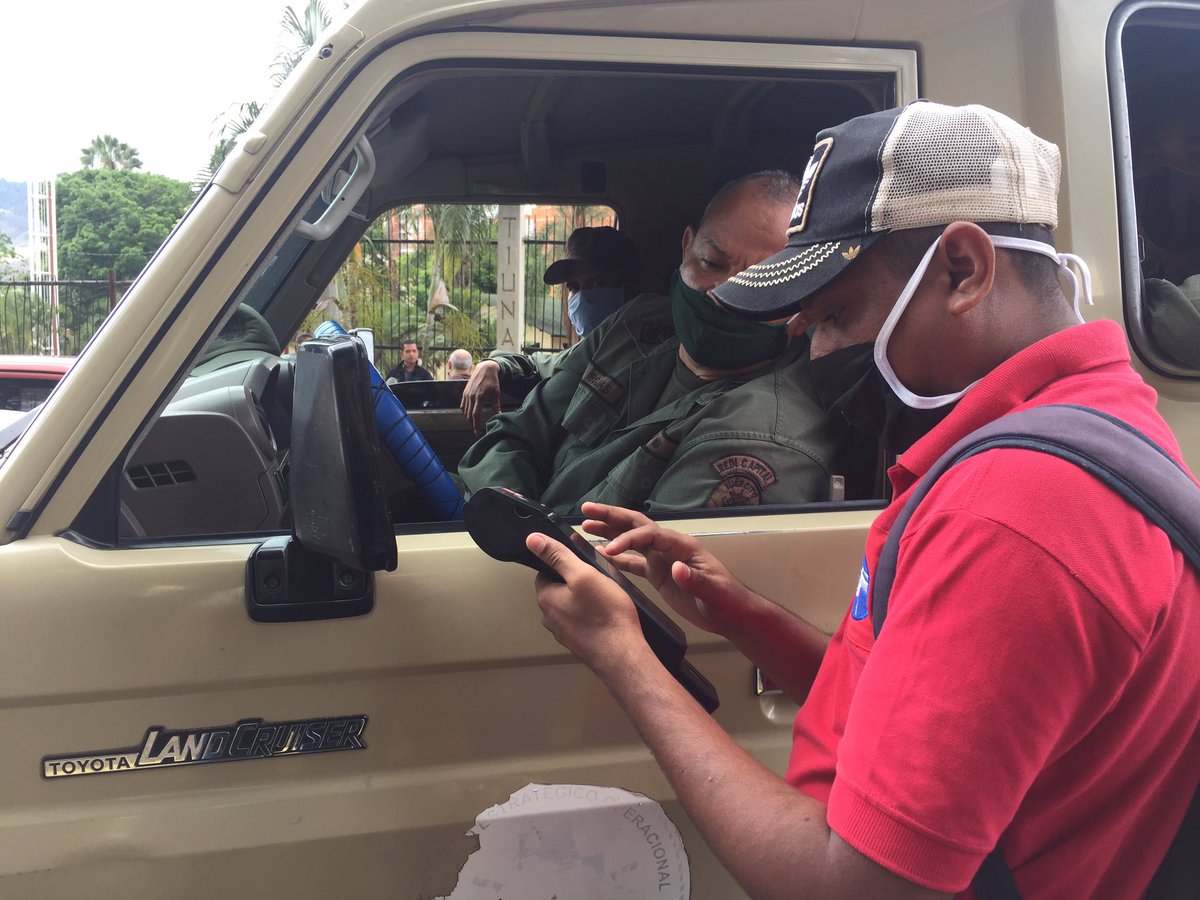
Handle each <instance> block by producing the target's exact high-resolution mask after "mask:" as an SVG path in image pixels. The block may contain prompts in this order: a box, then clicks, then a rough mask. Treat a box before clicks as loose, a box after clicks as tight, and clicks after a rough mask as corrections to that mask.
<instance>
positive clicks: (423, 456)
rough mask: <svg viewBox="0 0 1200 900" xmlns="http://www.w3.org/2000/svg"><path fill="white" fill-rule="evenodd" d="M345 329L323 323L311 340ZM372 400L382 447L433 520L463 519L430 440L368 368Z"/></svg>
mask: <svg viewBox="0 0 1200 900" xmlns="http://www.w3.org/2000/svg"><path fill="white" fill-rule="evenodd" d="M345 333H346V329H344V328H343V327H342V326H341V325H340V324H338V323H337V322H335V321H333V320H329V321H327V322H322V323H321V324H320V325H318V326H317V328H316V330H315V331H314V332H313V337H318V338H320V337H332V336H334V335H344V334H345ZM371 397H372V400H373V402H374V406H375V427H376V428H377V429H378V430H379V437H380V438H381V439H382V440H383V443H384V446H386V447H387V448H388V451H389V452H390V453H391V454H392V458H393V459H395V460H396V462H397V463H399V465H400V468H401V469H403V470H404V474H405V475H407V476H408V477H409V478H410V479H411V480H412V481H413V483H414V484H416V486H417V487H418V488H419V489H420V491H421V494H422V495H423V496H424V498H425V500H426V501H427V502H428V503H429V507H430V509H431V510H432V512H433V515H434V517H435V518H436V519H437V520H438V521H440V522H451V521H459V520H461V519H462V512H463V496H462V492H461V491H460V490H459V489H458V485H456V484H455V483H454V479H453V478H451V477H450V473H449V472H447V471H446V467H445V466H444V465H442V461H441V460H440V459H438V456H437V454H436V453H434V452H433V448H432V447H430V446H429V441H427V440H426V439H425V436H424V435H423V434H421V432H420V430H419V429H418V428H417V426H416V424H414V423H413V420H412V417H411V416H409V414H408V410H407V409H405V408H404V404H403V403H401V402H400V400H399V398H398V397H396V395H395V394H393V393H392V391H391V389H390V388H389V387H388V386H387V384H386V382H384V380H383V376H382V375H380V374H379V370H378V369H376V368H375V365H374V364H373V363H372V365H371Z"/></svg>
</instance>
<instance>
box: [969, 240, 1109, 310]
mask: <svg viewBox="0 0 1200 900" xmlns="http://www.w3.org/2000/svg"><path fill="white" fill-rule="evenodd" d="M991 238H992V244H993V245H995V246H997V247H1003V248H1004V249H1006V250H1028V251H1029V252H1030V253H1038V254H1040V255H1042V256H1045V257H1048V258H1050V259H1052V260H1054V261H1055V262H1056V263H1058V270H1059V272H1061V273H1062V274H1063V275H1065V276H1066V278H1067V280H1068V281H1070V282H1071V304H1072V306H1074V308H1075V317H1076V318H1077V319H1079V321H1080V323H1083V322H1085V321H1087V320H1086V319H1084V317H1083V310H1081V309H1080V306H1079V298H1080V287H1082V288H1083V290H1082V294H1083V299H1084V300H1086V301H1087V305H1088V306H1095V305H1096V301H1095V300H1093V299H1092V273H1091V271H1090V270H1089V269H1088V267H1087V263H1085V262H1084V261H1083V259H1082V257H1079V256H1076V255H1075V254H1074V253H1059V252H1058V250H1057V249H1055V248H1054V247H1053V246H1051V245H1050V244H1047V243H1044V242H1042V241H1031V240H1029V239H1028V238H1016V237H1000V236H996V235H991ZM1072 266H1074V268H1072ZM1076 270H1078V274H1076Z"/></svg>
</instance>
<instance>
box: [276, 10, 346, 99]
mask: <svg viewBox="0 0 1200 900" xmlns="http://www.w3.org/2000/svg"><path fill="white" fill-rule="evenodd" d="M332 22H333V17H332V16H330V15H329V11H328V10H327V9H326V8H325V4H324V3H322V2H321V0H308V3H307V4H305V6H304V10H303V12H299V13H298V12H296V9H295V7H293V6H287V7H284V10H283V21H282V22H281V23H280V24H281V25H282V26H283V30H284V31H285V32H286V33H287V34H288V35H289V36H290V37H291V38H293V40H292V42H291V45H290V46H287V47H282V48H280V50H279V52H278V53H277V54H275V62H274V63H272V64H271V68H272V70H273V71H272V73H271V82H272V83H273V84H274V85H275V86H276V87H278V86H279V85H281V84H283V80H284V79H285V78H287V77H288V74H289V73H290V72H291V71H292V69H294V68H296V66H297V65H299V64H300V60H302V59H303V58H304V54H306V53H307V52H308V51H309V50H310V49H312V48H313V47H314V46H315V45H316V43H317V38H319V37H320V36H321V33H322V32H323V31H324V30H325V29H326V28H328V27H329V25H330V23H332Z"/></svg>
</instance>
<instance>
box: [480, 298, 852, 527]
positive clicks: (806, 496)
mask: <svg viewBox="0 0 1200 900" xmlns="http://www.w3.org/2000/svg"><path fill="white" fill-rule="evenodd" d="M806 351H807V342H806V341H803V340H800V341H794V342H793V343H792V345H791V346H790V347H789V348H788V350H787V352H785V353H784V355H783V356H782V357H781V358H780V359H778V360H777V361H776V362H775V363H774V364H773V365H772V366H771V367H770V368H769V369H767V370H765V371H764V372H761V373H754V374H753V375H751V376H739V377H736V378H729V379H724V380H720V381H706V382H700V381H699V380H698V379H695V376H694V375H692V374H691V373H690V372H688V371H687V370H686V368H685V367H683V366H682V364H681V363H680V362H679V339H678V337H676V335H675V329H674V325H673V324H672V320H671V306H670V301H668V300H667V299H666V298H664V297H643V298H640V299H639V300H638V301H636V302H633V303H628V304H626V305H625V306H624V307H622V309H621V310H620V311H618V312H617V313H615V314H614V315H613V316H611V317H610V318H609V319H607V320H606V321H605V322H604V323H603V324H602V325H600V326H599V327H598V328H597V329H596V330H594V331H593V332H591V333H590V334H589V335H588V336H587V337H585V338H584V339H583V341H582V342H581V343H580V344H578V345H576V346H575V347H573V348H572V349H571V351H570V352H569V353H566V354H563V358H562V359H561V360H559V361H558V363H557V365H556V367H555V368H554V371H553V372H552V374H551V376H550V378H549V379H547V380H546V381H544V382H542V383H541V384H539V385H538V386H537V387H536V388H535V389H534V391H533V392H532V393H531V394H530V395H529V397H528V398H527V399H526V401H525V403H524V405H523V406H522V407H521V408H520V409H518V410H516V411H514V412H510V413H504V414H502V415H499V416H497V417H496V418H494V419H493V420H492V422H491V424H490V425H489V426H488V430H487V432H486V433H485V434H484V435H483V437H481V438H480V439H479V440H478V441H476V442H475V444H473V445H472V446H471V447H470V449H468V451H467V453H466V454H465V455H464V456H463V459H462V462H461V463H460V464H459V468H458V474H459V475H460V476H461V478H462V480H463V482H464V483H465V484H466V486H467V488H468V489H469V490H476V489H478V488H481V487H484V486H487V485H499V486H503V487H507V488H510V489H512V490H515V491H519V492H520V493H522V494H525V495H526V496H529V497H534V498H537V499H540V500H541V501H542V502H543V503H545V504H546V505H548V506H550V507H552V508H553V509H555V510H556V511H558V512H560V513H564V514H566V513H577V512H578V511H579V507H580V504H581V503H582V502H583V501H584V500H596V501H599V502H603V503H611V504H614V505H619V506H625V507H630V508H633V509H640V510H644V511H655V510H674V509H690V508H697V507H703V506H747V505H756V504H760V503H799V502H805V501H811V500H824V499H827V497H828V485H829V476H830V475H831V474H833V473H834V472H835V471H836V464H835V456H836V454H837V451H838V448H839V445H840V443H841V437H842V432H841V429H840V428H839V427H838V426H836V425H835V424H834V423H833V422H831V421H830V419H829V418H828V416H827V415H826V414H825V413H824V412H823V411H822V410H821V409H820V408H819V407H818V405H817V403H816V400H815V396H816V394H815V390H814V388H813V386H812V383H811V381H810V379H809V375H808V367H807V363H806V358H807V353H806ZM747 379H752V380H747Z"/></svg>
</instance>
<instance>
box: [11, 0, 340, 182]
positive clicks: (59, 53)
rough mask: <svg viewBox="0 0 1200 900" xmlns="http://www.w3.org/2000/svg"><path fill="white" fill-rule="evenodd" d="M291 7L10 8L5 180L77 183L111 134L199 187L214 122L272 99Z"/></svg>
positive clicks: (270, 2) (252, 0)
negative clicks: (195, 179) (91, 153)
mask: <svg viewBox="0 0 1200 900" xmlns="http://www.w3.org/2000/svg"><path fill="white" fill-rule="evenodd" d="M288 5H289V0H203V2H200V3H192V4H177V3H173V2H170V0H108V2H99V0H6V2H4V4H3V6H4V11H3V13H2V14H0V21H2V22H3V32H4V36H5V42H4V44H5V48H4V57H5V59H4V67H5V71H6V72H7V73H8V75H9V79H8V83H7V84H6V85H5V86H4V91H3V101H2V103H3V106H4V108H5V110H6V112H7V115H5V117H4V119H5V128H4V136H3V138H2V139H0V178H3V179H7V180H9V181H25V180H29V179H32V178H38V177H50V176H54V175H56V174H58V173H60V172H70V171H75V170H76V169H78V168H79V167H80V161H79V157H80V153H81V148H83V147H85V146H86V145H88V144H90V143H91V141H92V138H94V137H96V136H97V135H99V134H111V135H113V136H114V137H116V138H117V139H118V140H121V141H124V142H125V143H127V144H129V145H131V146H132V147H133V148H134V149H136V150H137V151H138V154H139V156H140V157H141V160H142V170H143V171H146V172H155V173H158V174H161V175H169V176H171V177H172V178H178V179H180V180H181V181H190V180H191V179H192V176H194V175H195V174H196V172H197V171H198V170H199V169H200V168H201V167H202V166H203V165H204V164H205V163H207V162H208V157H209V153H210V152H211V150H212V146H213V144H214V143H215V141H214V140H213V137H212V134H213V132H214V130H215V129H214V125H213V120H214V119H216V118H217V117H218V116H219V115H220V114H221V113H222V112H223V111H224V110H225V109H227V108H228V107H229V106H230V105H231V104H236V103H240V102H242V101H246V100H258V101H259V102H260V103H261V102H263V101H265V100H266V99H267V98H268V97H269V96H270V94H271V91H272V88H271V84H270V81H269V78H268V76H269V72H270V66H271V62H272V60H273V59H274V58H275V53H276V50H277V49H278V47H279V46H280V44H281V42H282V40H283V32H282V28H281V27H280V21H281V20H282V18H283V10H284V8H285V6H288ZM290 5H293V6H294V7H295V8H296V9H297V11H300V10H302V9H303V7H304V0H290ZM340 7H341V3H339V2H337V0H333V2H327V3H326V8H328V9H330V11H331V12H333V11H334V10H335V8H336V9H340Z"/></svg>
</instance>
